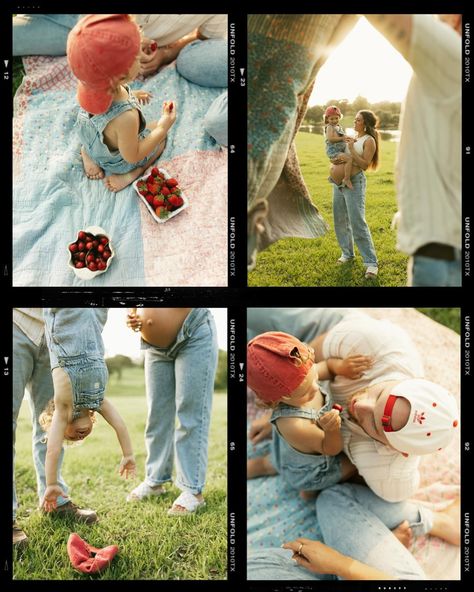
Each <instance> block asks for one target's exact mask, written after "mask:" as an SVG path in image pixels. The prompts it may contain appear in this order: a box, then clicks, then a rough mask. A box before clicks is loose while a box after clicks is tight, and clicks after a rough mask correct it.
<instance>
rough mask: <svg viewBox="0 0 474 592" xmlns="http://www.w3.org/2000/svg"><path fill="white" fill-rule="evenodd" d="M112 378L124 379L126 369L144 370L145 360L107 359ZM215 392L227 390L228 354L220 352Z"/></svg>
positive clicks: (113, 357)
mask: <svg viewBox="0 0 474 592" xmlns="http://www.w3.org/2000/svg"><path fill="white" fill-rule="evenodd" d="M105 363H106V364H107V369H108V371H109V375H110V377H112V376H114V375H115V376H116V377H117V380H121V379H122V374H123V372H124V370H125V369H126V368H134V367H136V368H143V365H144V359H143V358H141V359H140V360H138V361H133V360H132V358H129V357H128V356H124V355H121V354H119V355H117V356H112V357H110V358H105ZM214 390H217V391H225V390H227V352H225V351H223V350H219V359H218V362H217V372H216V378H215V380H214Z"/></svg>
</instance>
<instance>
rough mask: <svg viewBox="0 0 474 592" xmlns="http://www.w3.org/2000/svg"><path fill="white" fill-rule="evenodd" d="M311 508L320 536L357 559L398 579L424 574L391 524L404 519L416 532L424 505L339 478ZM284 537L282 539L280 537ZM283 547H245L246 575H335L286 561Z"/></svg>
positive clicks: (425, 517) (427, 525)
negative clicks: (389, 497) (387, 498)
mask: <svg viewBox="0 0 474 592" xmlns="http://www.w3.org/2000/svg"><path fill="white" fill-rule="evenodd" d="M316 513H317V519H318V521H319V525H320V527H321V531H322V533H323V541H324V543H325V544H326V545H328V546H329V547H332V548H334V549H336V550H337V551H339V552H340V553H343V554H344V555H348V556H349V557H352V558H354V559H357V560H358V561H361V562H362V563H366V564H367V565H370V566H371V567H374V568H376V569H379V570H381V571H383V572H385V573H387V574H389V575H392V576H393V577H394V578H396V579H400V580H423V579H425V574H424V573H423V570H422V569H421V567H420V565H419V564H418V562H417V561H416V560H415V558H414V557H413V555H412V554H411V553H410V551H409V550H408V549H407V548H406V547H404V545H402V543H401V542H400V541H399V540H398V539H397V538H396V537H395V536H394V535H393V533H392V532H391V530H390V529H391V528H394V527H395V526H398V524H400V523H401V522H403V520H408V522H409V523H410V526H412V527H413V528H414V529H415V531H416V533H417V534H422V533H426V532H429V530H431V526H432V514H431V511H430V510H427V509H426V508H422V507H421V506H418V505H416V504H411V503H409V502H400V503H395V504H392V503H390V502H386V501H384V500H382V499H381V498H379V497H377V496H376V495H375V494H374V493H373V492H372V491H371V490H370V489H369V488H368V487H365V486H363V485H355V484H352V483H344V484H339V485H335V486H334V487H330V488H329V489H325V490H324V491H323V492H321V493H320V494H319V496H318V498H317V500H316ZM283 542H285V541H282V543H283ZM291 556H292V553H291V551H287V550H285V549H260V550H255V551H251V552H250V553H249V554H248V559H247V578H248V579H250V580H322V579H335V576H331V575H321V574H314V573H312V572H309V571H307V570H306V569H304V568H302V567H299V566H297V565H296V564H295V563H293V562H292V561H291Z"/></svg>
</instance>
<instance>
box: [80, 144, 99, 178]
mask: <svg viewBox="0 0 474 592" xmlns="http://www.w3.org/2000/svg"><path fill="white" fill-rule="evenodd" d="M81 156H82V163H83V164H84V171H85V172H86V177H87V178H88V179H92V180H95V179H103V178H104V171H103V170H102V169H101V168H100V166H99V165H98V164H97V163H95V162H94V161H93V160H92V158H91V157H90V156H89V155H88V154H87V152H86V151H85V150H84V146H81Z"/></svg>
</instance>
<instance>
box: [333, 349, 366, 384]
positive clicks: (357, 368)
mask: <svg viewBox="0 0 474 592" xmlns="http://www.w3.org/2000/svg"><path fill="white" fill-rule="evenodd" d="M372 364H373V359H372V358H371V357H370V356H362V355H355V356H349V357H348V358H344V359H343V360H342V361H341V364H340V367H339V371H338V374H341V375H342V376H345V377H346V378H351V379H352V380H354V379H355V378H360V377H361V376H362V374H363V372H364V371H365V370H368V369H369V368H370V367H371V366H372Z"/></svg>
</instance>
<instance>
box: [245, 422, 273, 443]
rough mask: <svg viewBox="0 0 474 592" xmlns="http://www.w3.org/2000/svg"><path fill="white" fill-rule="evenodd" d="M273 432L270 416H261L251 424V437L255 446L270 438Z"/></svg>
mask: <svg viewBox="0 0 474 592" xmlns="http://www.w3.org/2000/svg"><path fill="white" fill-rule="evenodd" d="M271 434H272V424H271V423H270V421H269V419H268V417H259V418H258V419H254V421H253V422H252V423H251V424H250V430H249V439H250V442H252V444H253V445H254V446H255V445H256V444H258V443H259V442H261V441H262V440H265V438H269V437H270V436H271Z"/></svg>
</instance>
